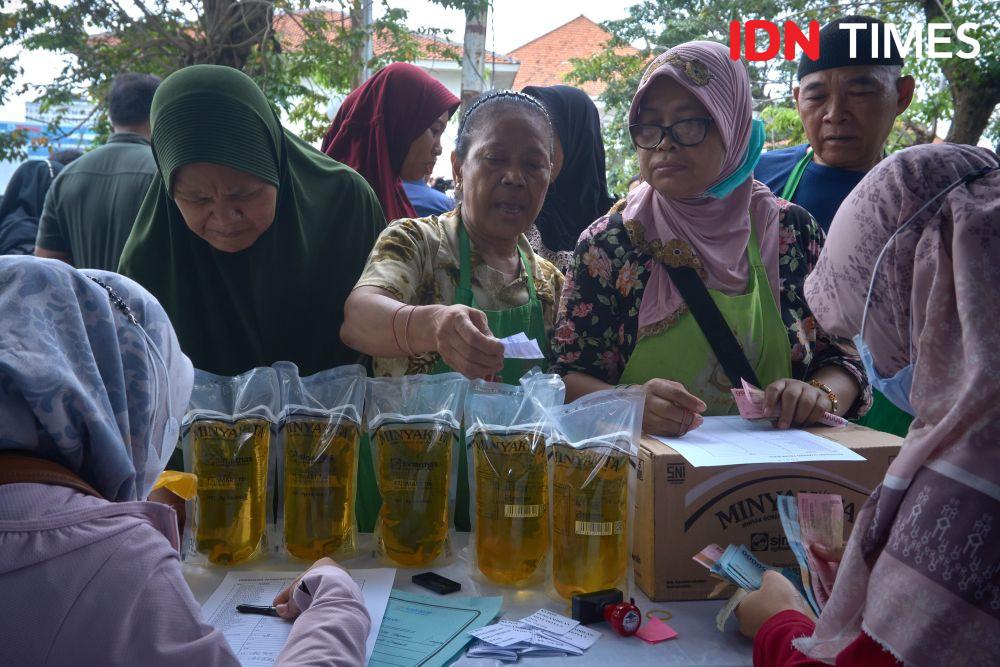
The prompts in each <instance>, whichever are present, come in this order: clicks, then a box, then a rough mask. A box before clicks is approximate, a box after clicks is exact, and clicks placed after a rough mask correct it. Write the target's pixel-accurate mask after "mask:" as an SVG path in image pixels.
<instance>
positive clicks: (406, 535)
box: [365, 373, 469, 567]
mask: <svg viewBox="0 0 1000 667" xmlns="http://www.w3.org/2000/svg"><path fill="white" fill-rule="evenodd" d="M468 385H469V381H468V380H466V379H465V378H464V377H463V376H462V375H460V374H459V373H444V374H441V375H407V376H404V377H400V378H376V379H372V380H369V381H368V395H367V400H366V404H365V416H366V420H367V423H368V433H369V436H370V440H371V447H372V460H373V462H374V465H375V479H376V482H377V483H378V488H379V493H380V494H381V496H382V507H381V508H380V509H379V514H378V518H377V519H376V521H375V544H376V546H377V548H378V551H379V553H380V554H381V555H382V556H383V557H385V558H386V559H388V560H389V561H391V562H392V563H394V564H396V565H399V566H402V567H427V566H428V565H431V564H439V563H443V562H445V561H447V560H448V559H449V558H450V556H451V540H450V536H449V527H450V526H451V522H452V513H453V512H454V504H455V487H456V475H457V468H458V450H457V447H458V444H459V440H460V434H461V416H462V406H463V405H464V403H465V394H466V391H467V389H468Z"/></svg>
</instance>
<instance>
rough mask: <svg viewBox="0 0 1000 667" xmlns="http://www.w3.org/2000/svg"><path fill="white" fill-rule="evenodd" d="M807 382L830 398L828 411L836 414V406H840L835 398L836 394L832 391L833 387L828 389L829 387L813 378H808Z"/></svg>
mask: <svg viewBox="0 0 1000 667" xmlns="http://www.w3.org/2000/svg"><path fill="white" fill-rule="evenodd" d="M809 384H811V385H812V386H814V387H816V388H817V389H819V390H820V391H822V392H824V393H825V394H826V397H827V398H829V399H830V405H831V406H832V407H831V408H830V412H832V413H833V414H837V408H838V407H840V401H839V400H837V395H836V394H835V393H833V389H830V387H828V386H827V385H825V384H823V383H822V382H820V381H819V380H815V379H814V380H809Z"/></svg>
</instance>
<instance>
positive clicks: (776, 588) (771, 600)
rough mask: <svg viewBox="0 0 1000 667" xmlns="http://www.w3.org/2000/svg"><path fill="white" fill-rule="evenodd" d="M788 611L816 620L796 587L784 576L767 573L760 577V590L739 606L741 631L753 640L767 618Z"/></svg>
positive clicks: (738, 616) (737, 610)
mask: <svg viewBox="0 0 1000 667" xmlns="http://www.w3.org/2000/svg"><path fill="white" fill-rule="evenodd" d="M787 610H794V611H799V612H802V613H803V614H805V615H806V616H808V617H809V618H811V619H813V620H814V621H815V620H816V615H815V614H813V611H812V609H810V608H809V605H808V604H807V603H806V601H805V600H803V599H802V596H801V595H800V594H799V591H798V590H797V589H796V588H795V585H794V584H792V582H791V581H789V580H788V579H787V578H785V577H784V576H782V575H781V574H779V573H777V572H775V571H773V570H768V571H767V572H764V575H763V577H762V578H761V585H760V588H759V589H758V590H756V591H753V592H752V593H749V594H747V595H746V597H744V598H743V601H742V602H740V604H739V606H738V607H736V618H737V620H739V622H740V632H742V633H743V634H744V635H746V636H747V637H750V638H751V639H753V637H754V636H755V635H756V634H757V631H758V630H760V626H762V625H764V623H765V622H766V621H767V619H769V618H771V617H772V616H774V615H775V614H777V613H780V612H782V611H787Z"/></svg>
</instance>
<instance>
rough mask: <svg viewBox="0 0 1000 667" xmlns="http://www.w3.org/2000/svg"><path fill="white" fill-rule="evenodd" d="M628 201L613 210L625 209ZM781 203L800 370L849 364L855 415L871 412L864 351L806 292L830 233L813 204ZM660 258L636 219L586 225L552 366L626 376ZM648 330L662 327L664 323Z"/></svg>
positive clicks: (786, 296)
mask: <svg viewBox="0 0 1000 667" xmlns="http://www.w3.org/2000/svg"><path fill="white" fill-rule="evenodd" d="M624 203H625V202H624V201H621V202H619V203H618V204H617V205H616V206H615V207H614V208H612V211H611V212H620V211H621V209H622V208H624ZM779 203H780V207H781V212H780V215H779V224H780V229H779V243H780V247H779V255H778V256H779V260H778V265H779V267H778V268H779V279H780V282H781V289H780V301H781V303H780V307H781V317H782V320H783V321H784V323H785V327H786V329H787V330H788V342H789V345H790V346H791V348H792V376H793V377H794V378H795V379H798V380H805V379H806V378H808V377H810V376H811V375H812V374H813V373H815V371H816V370H818V369H819V368H822V367H823V366H829V365H836V366H839V367H840V368H843V369H844V370H845V371H847V372H848V373H849V374H850V375H851V376H853V377H854V379H855V380H857V382H858V385H859V386H860V387H862V391H861V393H860V395H859V397H858V399H857V400H856V401H855V403H854V405H853V406H851V409H850V410H849V411H848V413H847V416H849V417H854V416H857V415H861V414H864V413H865V412H867V411H868V407H869V406H870V405H871V389H870V387H869V385H868V379H867V377H866V375H865V371H864V366H863V365H862V363H861V360H860V357H859V356H858V354H857V351H856V350H855V349H854V347H853V345H852V343H851V341H849V340H844V339H841V338H834V337H832V336H830V335H829V334H827V333H826V332H825V331H823V330H822V329H820V327H819V324H818V323H817V322H816V319H815V318H814V317H813V315H812V312H811V311H810V310H809V306H808V304H806V301H805V297H804V296H803V290H802V286H803V283H804V282H805V279H806V276H807V275H808V274H809V272H810V271H812V269H813V267H814V266H815V264H816V261H817V259H819V254H820V250H821V249H822V246H823V242H824V240H825V238H826V237H825V235H824V234H823V231H822V230H821V229H820V227H819V225H818V224H817V223H816V221H815V220H814V219H813V218H812V216H810V215H809V213H807V212H806V211H805V209H803V208H801V207H799V206H796V205H794V204H789V203H788V202H786V201H784V200H779ZM654 261H656V260H654V259H653V256H652V254H651V253H650V251H649V249H648V247H647V246H646V244H645V243H644V242H643V240H642V229H641V228H640V229H635V228H633V227H632V225H630V223H628V222H623V221H621V220H620V219H619V221H617V222H612V221H611V220H610V219H609V217H608V216H605V217H603V218H601V219H600V220H598V221H596V222H595V223H594V224H592V225H591V226H590V227H589V228H588V229H587V230H585V231H584V233H583V234H582V235H581V236H580V242H579V243H578V244H577V247H576V252H575V253H574V256H573V261H572V263H571V265H570V269H569V271H568V272H567V274H566V281H565V284H564V285H563V293H562V301H561V303H560V307H559V316H558V320H557V321H556V331H555V334H554V335H553V337H552V354H553V356H554V358H555V363H554V365H553V367H552V372H555V373H559V374H561V375H565V374H566V373H570V372H578V373H585V374H587V375H590V376H593V377H595V378H597V379H599V380H602V381H604V382H607V383H608V384H617V383H618V381H619V378H620V377H621V375H622V372H623V371H624V370H625V365H626V364H627V363H628V360H629V357H630V356H631V354H632V350H634V349H635V345H636V342H637V339H638V335H639V332H638V328H639V305H640V304H641V303H642V294H643V290H644V289H645V285H646V279H647V277H648V276H649V273H650V271H651V270H652V266H653V262H654ZM661 324H663V323H661ZM657 329H660V330H661V329H662V327H659V325H658V326H657ZM647 333H648V334H650V335H655V333H657V330H656V329H654V330H652V331H649V332H643V334H644V335H645V334H647Z"/></svg>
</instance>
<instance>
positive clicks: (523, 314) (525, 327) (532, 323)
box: [433, 224, 549, 531]
mask: <svg viewBox="0 0 1000 667" xmlns="http://www.w3.org/2000/svg"><path fill="white" fill-rule="evenodd" d="M458 246H459V260H460V263H461V266H460V274H459V282H458V287H457V288H456V289H455V303H459V304H462V305H464V306H469V307H470V308H475V309H477V310H480V311H482V312H484V313H486V321H487V323H489V326H490V331H491V332H492V333H493V335H494V336H496V337H497V338H505V337H507V336H513V335H514V334H516V333H520V332H522V331H523V332H524V333H525V335H527V336H528V338H529V339H530V338H534V339H535V340H537V341H538V347H540V348H541V350H542V354H544V355H546V359H547V358H548V353H549V341H548V336H547V335H546V333H545V319H544V317H543V315H542V304H541V303H540V302H539V301H538V295H537V293H536V292H535V279H534V277H533V276H532V275H531V273H532V272H531V267H530V265H529V264H528V260H527V258H526V257H525V256H524V252H523V251H522V250H521V249H520V248H518V249H517V252H518V254H519V255H520V257H521V267H522V268H523V270H524V272H525V276H526V277H527V279H528V302H527V303H525V304H524V305H523V306H517V307H516V308H508V309H506V310H483V309H482V308H480V307H479V304H477V303H476V297H475V296H474V295H473V294H472V263H471V259H470V258H471V256H472V249H471V247H470V245H469V233H468V232H467V231H465V225H464V224H460V225H459V227H458ZM546 359H505V360H504V364H503V369H502V370H501V371H500V382H503V383H505V384H514V385H516V384H517V383H518V380H520V379H521V376H522V375H524V374H525V373H527V372H528V371H529V370H531V368H532V367H534V366H538V367H540V368H541V369H542V370H543V371H544V370H547V369H548V361H547V360H546ZM451 370H452V369H451V368H450V367H449V366H448V364H446V363H444V361H443V360H441V359H438V361H437V364H435V366H434V370H433V372H434V373H448V372H450V371H451ZM463 430H464V429H463ZM462 440H463V446H461V447H459V448H458V488H457V489H456V492H455V530H465V531H467V530H470V529H471V522H470V521H469V463H468V454H467V452H466V451H465V446H464V440H465V438H464V437H463V438H462Z"/></svg>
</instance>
